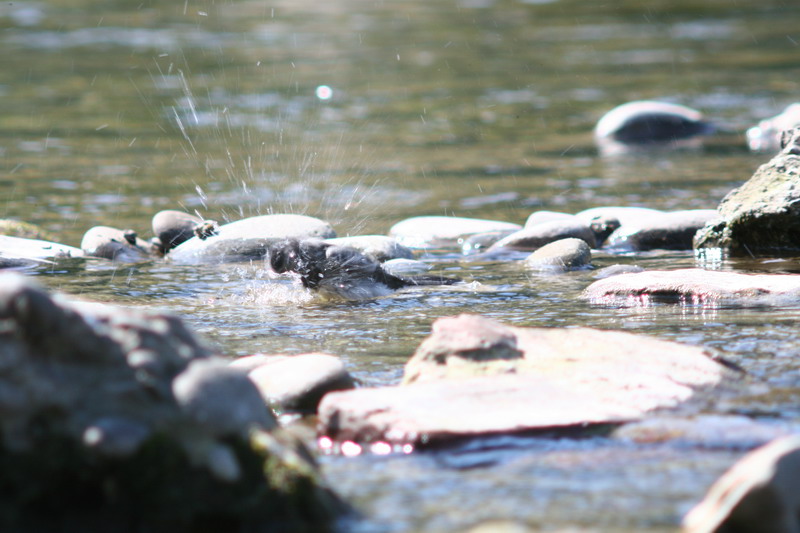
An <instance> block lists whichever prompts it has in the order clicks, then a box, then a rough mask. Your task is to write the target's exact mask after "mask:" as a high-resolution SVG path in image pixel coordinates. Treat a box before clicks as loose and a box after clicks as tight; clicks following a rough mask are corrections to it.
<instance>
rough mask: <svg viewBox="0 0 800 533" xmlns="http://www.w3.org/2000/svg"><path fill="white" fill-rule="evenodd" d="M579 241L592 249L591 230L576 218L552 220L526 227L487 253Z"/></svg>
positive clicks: (593, 243)
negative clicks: (560, 241) (563, 240)
mask: <svg viewBox="0 0 800 533" xmlns="http://www.w3.org/2000/svg"><path fill="white" fill-rule="evenodd" d="M568 238H575V239H580V240H582V241H584V242H586V244H587V245H588V246H589V247H590V248H594V246H595V238H594V232H593V231H592V228H590V227H589V225H588V224H586V223H584V222H582V221H580V220H579V219H577V218H574V217H573V218H569V219H561V220H552V221H550V222H542V223H540V224H536V225H534V226H526V227H525V228H524V229H521V230H519V231H516V232H514V233H512V234H511V235H508V236H507V237H504V238H502V239H500V240H499V241H497V242H496V243H494V244H493V245H492V246H491V247H489V250H487V251H488V252H490V253H491V252H494V251H497V250H502V249H504V248H505V249H510V250H522V251H533V250H536V249H538V248H541V247H542V246H544V245H546V244H550V243H552V242H555V241H559V240H562V239H568Z"/></svg>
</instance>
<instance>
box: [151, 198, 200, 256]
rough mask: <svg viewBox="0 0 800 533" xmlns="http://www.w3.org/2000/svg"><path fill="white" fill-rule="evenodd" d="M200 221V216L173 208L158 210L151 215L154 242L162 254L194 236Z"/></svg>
mask: <svg viewBox="0 0 800 533" xmlns="http://www.w3.org/2000/svg"><path fill="white" fill-rule="evenodd" d="M202 223H203V219H202V218H200V217H198V216H196V215H192V214H190V213H184V212H183V211H175V210H173V209H166V210H164V211H159V212H158V213H156V214H155V215H154V216H153V221H152V225H153V235H155V239H154V244H155V245H156V246H157V247H158V250H159V251H160V252H161V253H162V254H165V253H167V252H169V251H170V250H172V249H173V248H175V247H176V246H178V245H180V244H182V243H184V242H186V241H188V240H189V239H191V238H192V237H194V236H195V228H197V227H198V226H200V225H201V224H202Z"/></svg>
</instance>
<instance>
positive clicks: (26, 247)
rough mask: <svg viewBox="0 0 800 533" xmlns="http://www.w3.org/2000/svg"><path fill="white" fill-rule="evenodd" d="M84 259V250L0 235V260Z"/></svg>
mask: <svg viewBox="0 0 800 533" xmlns="http://www.w3.org/2000/svg"><path fill="white" fill-rule="evenodd" d="M67 257H83V250H81V249H80V248H74V247H72V246H67V245H64V244H58V243H55V242H50V241H42V240H38V239H25V238H22V237H11V236H8V235H0V259H2V260H8V261H10V260H12V259H18V260H20V261H32V262H39V261H41V260H44V259H53V258H67Z"/></svg>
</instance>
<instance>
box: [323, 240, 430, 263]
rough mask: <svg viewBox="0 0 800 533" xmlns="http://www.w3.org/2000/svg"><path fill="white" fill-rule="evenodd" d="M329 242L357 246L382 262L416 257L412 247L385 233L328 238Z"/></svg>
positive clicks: (371, 257)
mask: <svg viewBox="0 0 800 533" xmlns="http://www.w3.org/2000/svg"><path fill="white" fill-rule="evenodd" d="M327 242H329V243H331V244H335V245H338V246H347V247H348V248H355V249H356V250H358V251H359V252H361V253H362V254H364V255H366V256H367V257H369V258H370V259H372V260H374V261H378V262H380V263H383V262H384V261H389V260H391V259H414V252H412V251H411V248H408V247H406V246H403V245H402V244H400V243H399V242H397V240H396V239H393V238H392V237H387V236H385V235H358V236H355V237H338V238H335V239H327Z"/></svg>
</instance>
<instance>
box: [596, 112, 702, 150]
mask: <svg viewBox="0 0 800 533" xmlns="http://www.w3.org/2000/svg"><path fill="white" fill-rule="evenodd" d="M713 132H714V127H713V126H712V125H711V124H710V123H708V122H706V121H705V120H704V119H703V115H702V114H701V113H700V112H699V111H696V110H694V109H691V108H688V107H685V106H682V105H677V104H669V103H665V102H653V101H647V100H642V101H635V102H628V103H626V104H623V105H621V106H619V107H616V108H614V109H612V110H611V111H609V112H608V113H606V114H605V115H604V116H603V117H602V118H601V119H600V120H599V121H598V122H597V126H596V127H595V130H594V134H595V141H596V142H597V145H598V148H599V149H600V152H601V153H603V154H604V155H615V154H622V153H628V152H631V151H637V150H641V149H652V148H683V147H696V146H699V144H700V143H699V139H700V138H701V137H702V136H703V135H710V134H711V133H713Z"/></svg>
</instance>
